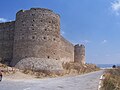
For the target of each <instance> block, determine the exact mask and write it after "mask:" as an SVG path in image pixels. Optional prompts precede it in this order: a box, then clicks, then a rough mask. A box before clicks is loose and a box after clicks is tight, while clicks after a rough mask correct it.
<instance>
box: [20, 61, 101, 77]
mask: <svg viewBox="0 0 120 90" xmlns="http://www.w3.org/2000/svg"><path fill="white" fill-rule="evenodd" d="M63 68H64V71H60V72H56V71H53V72H49V71H45V70H42V71H31V70H22V72H23V73H25V74H30V75H34V76H35V77H36V78H44V77H58V76H65V75H78V74H84V73H88V72H92V71H97V70H100V69H99V68H98V67H96V65H94V64H85V65H82V64H80V63H73V62H71V63H65V64H63Z"/></svg>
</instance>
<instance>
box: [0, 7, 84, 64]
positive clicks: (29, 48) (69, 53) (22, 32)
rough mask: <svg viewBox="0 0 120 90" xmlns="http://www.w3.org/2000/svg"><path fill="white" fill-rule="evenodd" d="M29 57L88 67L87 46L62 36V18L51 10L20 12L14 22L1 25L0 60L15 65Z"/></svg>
mask: <svg viewBox="0 0 120 90" xmlns="http://www.w3.org/2000/svg"><path fill="white" fill-rule="evenodd" d="M30 57H35V58H39V60H40V59H46V60H49V59H53V60H54V61H61V62H63V63H66V62H78V63H82V64H85V46H84V45H79V44H77V45H75V46H74V45H73V44H72V43H70V42H69V41H67V40H66V39H65V38H64V37H63V36H61V34H60V16H59V15H58V14H55V13H54V12H53V11H52V10H49V9H44V8H31V9H30V10H25V11H24V10H20V11H19V12H17V14H16V20H15V21H12V22H5V23H0V60H1V62H4V63H6V64H8V65H10V66H15V65H16V64H17V63H19V62H20V61H21V60H22V59H25V58H30ZM28 63H29V62H28Z"/></svg>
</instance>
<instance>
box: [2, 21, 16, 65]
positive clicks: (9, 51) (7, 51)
mask: <svg viewBox="0 0 120 90" xmlns="http://www.w3.org/2000/svg"><path fill="white" fill-rule="evenodd" d="M14 27H15V22H14V21H13V22H6V23H0V59H1V60H2V61H1V62H3V63H6V64H9V63H10V62H11V60H12V58H13V40H14Z"/></svg>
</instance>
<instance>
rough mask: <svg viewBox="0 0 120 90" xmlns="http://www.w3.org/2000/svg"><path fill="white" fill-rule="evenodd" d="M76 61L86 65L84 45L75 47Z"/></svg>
mask: <svg viewBox="0 0 120 90" xmlns="http://www.w3.org/2000/svg"><path fill="white" fill-rule="evenodd" d="M74 48H75V49H74V54H75V56H74V60H75V62H78V63H81V64H85V46H84V45H79V44H77V45H75V47H74Z"/></svg>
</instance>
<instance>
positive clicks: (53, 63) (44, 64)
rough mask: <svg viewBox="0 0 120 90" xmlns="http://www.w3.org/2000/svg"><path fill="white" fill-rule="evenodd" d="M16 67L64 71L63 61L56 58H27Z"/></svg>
mask: <svg viewBox="0 0 120 90" xmlns="http://www.w3.org/2000/svg"><path fill="white" fill-rule="evenodd" d="M15 67H17V68H19V69H31V70H35V71H44V70H45V71H51V72H52V71H62V70H63V67H62V62H61V61H57V60H54V59H49V60H48V59H44V58H34V57H30V58H25V59H22V60H20V61H19V62H18V63H17V64H16V65H15Z"/></svg>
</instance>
